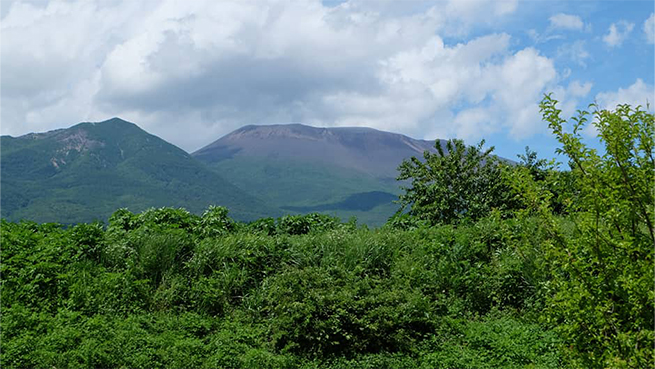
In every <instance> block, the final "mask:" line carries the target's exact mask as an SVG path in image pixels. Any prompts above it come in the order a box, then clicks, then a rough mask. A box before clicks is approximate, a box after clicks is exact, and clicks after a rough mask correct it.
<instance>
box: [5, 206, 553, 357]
mask: <svg viewBox="0 0 655 369" xmlns="http://www.w3.org/2000/svg"><path fill="white" fill-rule="evenodd" d="M525 231H526V228H522V226H521V225H519V224H518V223H517V221H516V220H514V219H502V218H501V217H500V216H491V217H488V218H485V219H483V220H481V221H479V222H478V223H476V224H471V225H468V226H464V225H460V226H459V227H458V228H455V227H452V226H442V227H432V228H429V227H425V226H422V227H418V228H415V229H412V230H407V231H402V230H398V229H394V228H392V227H387V228H384V229H379V230H368V229H366V228H357V227H356V224H355V223H354V222H350V223H347V224H343V223H340V222H338V221H337V220H336V219H335V218H332V217H328V216H325V215H317V214H316V215H307V216H296V217H287V218H280V219H277V220H274V219H264V220H261V221H259V222H253V223H251V224H248V225H243V224H238V223H235V222H234V221H232V220H231V219H230V218H229V217H228V216H227V211H226V210H225V209H222V208H210V209H208V210H207V212H205V214H204V215H203V216H202V217H200V216H196V215H193V214H190V213H188V212H186V211H185V210H182V209H170V208H161V209H150V210H147V211H145V212H143V213H140V214H133V213H131V212H129V211H127V210H125V209H121V210H118V211H116V212H115V213H114V214H113V215H112V217H111V219H110V222H109V224H108V226H107V228H106V230H105V229H103V228H102V227H101V226H100V225H99V224H80V225H77V226H75V227H69V228H63V227H61V226H58V225H55V224H41V225H39V224H36V223H30V222H22V223H10V222H6V221H4V220H3V221H2V227H1V229H0V240H1V242H2V244H1V245H0V246H1V248H0V249H1V252H2V260H3V262H2V264H1V268H2V270H1V272H2V273H1V275H0V278H1V279H0V282H1V283H2V290H1V292H2V296H1V297H2V304H3V305H2V308H3V313H2V315H1V316H0V323H1V325H2V331H1V332H0V334H1V337H0V338H1V339H0V348H1V354H0V364H1V365H2V367H8V368H12V367H16V368H18V367H35V368H39V367H130V368H132V367H134V368H145V367H148V368H151V367H155V368H163V367H188V366H191V367H206V368H215V367H232V368H242V367H245V368H296V367H305V368H323V367H325V368H333V367H337V368H339V367H343V368H346V367H359V368H376V367H380V366H382V367H386V366H389V367H405V368H428V367H434V366H435V365H437V363H453V364H452V365H455V366H463V367H466V365H469V367H475V366H477V364H478V363H483V361H482V360H481V359H480V360H478V361H475V360H473V359H472V358H473V357H475V356H476V355H480V357H485V358H487V359H488V360H487V361H484V362H488V363H490V364H489V365H492V364H493V365H495V364H498V365H501V366H502V365H505V366H507V367H524V366H529V365H533V366H535V367H557V366H558V365H559V364H558V363H560V362H561V355H560V351H559V349H558V347H559V346H558V341H557V340H556V339H555V338H553V337H554V336H553V333H552V332H551V331H547V330H544V328H543V327H542V326H540V325H539V323H536V322H534V321H532V322H523V321H522V320H521V319H520V316H523V315H526V316H529V314H528V312H529V311H530V309H531V308H532V307H533V306H536V305H535V303H534V301H535V299H536V298H537V297H538V296H537V294H536V292H535V291H537V288H536V286H537V285H538V284H539V280H538V279H539V275H537V274H535V273H533V270H532V269H531V266H530V265H529V264H527V263H524V262H523V259H522V258H520V257H517V255H516V253H515V248H514V246H513V244H512V242H515V241H513V240H515V239H518V238H519V235H520V234H521V233H522V232H525ZM535 237H537V238H539V237H541V236H540V235H538V234H537V235H536V236H535ZM516 242H518V241H516ZM463 347H466V355H465V356H463V357H460V356H462V355H460V352H461V348H463ZM497 348H502V350H501V351H496V350H497Z"/></svg>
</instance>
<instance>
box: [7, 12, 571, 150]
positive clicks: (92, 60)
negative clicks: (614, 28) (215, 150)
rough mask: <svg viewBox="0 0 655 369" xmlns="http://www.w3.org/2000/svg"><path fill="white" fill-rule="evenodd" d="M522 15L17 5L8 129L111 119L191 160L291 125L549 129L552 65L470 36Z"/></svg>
mask: <svg viewBox="0 0 655 369" xmlns="http://www.w3.org/2000/svg"><path fill="white" fill-rule="evenodd" d="M516 6H517V2H516V1H501V2H497V1H490V0H487V1H483V0H476V1H451V2H448V3H438V4H436V5H435V4H433V3H429V2H428V3H418V2H416V3H414V2H413V3H411V4H405V3H403V5H402V6H401V5H398V3H395V2H388V3H380V2H368V1H364V2H346V3H342V4H340V5H337V6H333V7H326V6H323V4H321V2H319V1H317V0H316V1H307V2H283V1H271V2H264V1H221V2H215V1H212V0H195V1H188V2H182V1H177V0H165V1H162V2H136V1H131V0H125V1H114V2H102V1H99V2H89V1H80V2H74V1H63V0H62V1H58V0H53V1H51V2H50V3H48V4H45V5H44V6H34V5H30V4H28V3H22V2H16V3H12V4H11V5H10V7H11V8H10V9H9V10H8V11H7V13H6V15H5V17H4V18H3V19H2V25H1V26H0V27H1V31H2V33H3V41H5V42H3V45H2V53H1V54H2V55H1V57H2V68H3V71H2V72H3V73H2V85H3V88H2V91H1V92H2V112H1V113H2V131H3V133H7V134H22V133H26V132H29V131H37V130H46V129H53V128H59V127H62V126H66V125H70V124H73V123H76V122H79V121H85V120H101V119H105V118H109V117H112V116H120V117H122V118H124V119H128V120H131V121H133V122H135V123H137V124H139V125H140V126H142V127H143V128H145V129H147V130H149V131H150V132H152V133H154V134H157V135H160V136H161V137H162V138H164V139H167V140H169V141H171V142H173V143H175V144H177V145H180V146H181V147H183V148H185V149H187V150H193V149H196V148H198V147H200V146H201V145H203V144H206V143H208V142H209V141H211V140H212V139H215V138H218V137H219V136H220V135H222V134H225V133H227V132H229V131H231V130H233V129H235V128H237V127H239V126H241V125H245V124H262V123H285V122H303V123H307V124H314V125H324V126H330V125H340V126H343V125H357V126H361V125H366V126H371V127H375V128H380V129H387V130H392V131H397V132H402V133H405V134H410V135H413V136H416V137H430V138H434V136H433V135H435V134H439V135H440V136H441V137H450V136H458V137H462V138H470V139H473V138H475V139H477V138H480V137H481V136H483V135H487V134H490V133H493V132H498V131H501V130H507V131H508V132H510V135H511V136H513V137H516V138H520V137H527V136H530V135H532V134H534V133H536V132H540V130H542V129H543V127H542V124H541V120H540V117H539V114H538V107H537V103H538V101H539V100H540V98H541V94H542V93H543V92H545V91H546V90H549V89H552V88H554V87H555V86H556V85H557V83H558V80H559V79H560V77H558V74H557V72H556V70H555V67H554V64H553V61H552V60H551V59H549V58H547V57H545V56H543V55H541V54H540V53H539V52H538V51H537V50H536V49H533V48H525V49H518V50H515V49H512V39H511V37H510V36H509V35H507V34H503V33H494V34H488V35H485V36H481V37H476V38H473V39H470V38H469V39H466V38H465V37H464V36H465V35H467V34H468V33H470V32H471V30H473V29H475V27H481V26H480V25H482V24H492V23H494V22H499V19H502V17H504V16H507V15H509V14H512V13H513V12H514V11H515V10H516ZM407 8H412V10H411V11H410V10H407ZM489 15H493V16H491V17H490V16H489ZM482 29H484V27H482ZM444 39H447V40H448V39H450V40H452V39H456V40H461V41H460V42H458V43H454V42H450V43H447V42H444ZM581 86H583V85H581ZM581 89H584V88H582V87H581ZM189 132H193V134H190V133H189Z"/></svg>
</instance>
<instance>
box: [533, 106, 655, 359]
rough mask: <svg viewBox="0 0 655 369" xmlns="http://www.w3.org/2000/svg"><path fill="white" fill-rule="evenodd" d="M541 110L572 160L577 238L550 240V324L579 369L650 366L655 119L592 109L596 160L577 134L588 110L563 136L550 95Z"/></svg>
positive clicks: (628, 109)
mask: <svg viewBox="0 0 655 369" xmlns="http://www.w3.org/2000/svg"><path fill="white" fill-rule="evenodd" d="M540 107H541V111H542V113H543V117H544V120H546V121H547V122H548V124H549V127H550V128H551V130H552V132H553V133H554V135H555V137H556V138H557V140H558V141H559V142H560V144H561V145H562V147H561V148H560V149H558V152H559V153H561V154H564V155H566V156H567V157H568V158H569V160H570V166H571V174H572V177H571V178H572V179H573V186H574V187H575V192H576V195H575V198H573V199H569V201H568V203H569V204H570V207H571V211H570V213H571V214H572V216H571V219H572V220H573V222H574V224H575V229H574V233H573V235H572V236H570V237H554V242H553V244H552V246H551V247H550V249H549V250H548V251H547V254H546V261H547V266H548V268H549V269H550V274H551V281H550V282H549V284H548V286H547V288H548V290H549V291H550V299H549V300H550V301H549V305H548V306H549V309H548V312H549V318H550V319H551V323H553V324H554V325H555V326H556V327H557V328H558V329H559V330H560V331H561V332H562V333H563V334H564V336H565V337H566V338H567V339H568V341H569V343H570V345H571V347H572V348H573V350H574V352H575V353H576V354H577V355H579V356H580V357H581V358H582V362H581V363H579V364H578V365H581V366H583V367H603V368H606V367H612V368H614V367H648V366H650V365H652V363H653V344H654V342H655V340H654V336H655V333H654V332H653V325H654V324H655V321H654V319H653V310H654V308H655V307H654V300H655V294H654V292H653V254H654V248H653V245H654V244H655V235H654V233H655V232H654V229H653V220H654V219H653V216H654V205H655V201H654V199H655V196H654V195H655V177H654V174H655V160H653V133H654V123H653V122H654V115H653V114H652V113H649V112H647V111H644V110H641V108H640V107H639V106H638V107H637V108H636V109H633V108H632V107H630V106H629V105H619V106H617V108H616V109H615V110H614V111H610V110H604V109H599V108H598V106H596V105H593V104H592V105H591V108H593V109H594V111H593V113H592V117H593V120H592V124H593V125H594V127H595V129H596V131H597V132H598V139H599V141H600V142H601V143H602V144H603V146H604V152H602V153H599V152H598V151H597V150H594V149H591V148H589V147H588V146H587V145H586V144H585V143H584V142H583V138H582V136H581V132H582V129H583V128H584V126H585V125H586V124H587V123H588V121H589V115H590V114H589V113H588V112H586V111H579V112H578V115H577V117H574V118H572V123H573V124H572V127H571V128H568V129H567V128H565V125H566V124H567V121H565V120H564V119H562V118H561V117H560V114H561V110H559V109H557V101H556V100H554V99H553V98H551V96H550V95H546V96H545V97H544V99H543V100H542V102H541V104H540ZM546 223H547V222H544V224H546Z"/></svg>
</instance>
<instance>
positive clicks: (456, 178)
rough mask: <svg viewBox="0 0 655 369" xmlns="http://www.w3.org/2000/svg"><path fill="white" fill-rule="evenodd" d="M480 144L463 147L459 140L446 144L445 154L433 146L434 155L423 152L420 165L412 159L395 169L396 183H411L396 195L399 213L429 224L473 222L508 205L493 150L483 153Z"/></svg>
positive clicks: (497, 161)
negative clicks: (465, 220) (403, 181)
mask: <svg viewBox="0 0 655 369" xmlns="http://www.w3.org/2000/svg"><path fill="white" fill-rule="evenodd" d="M483 146H484V140H482V141H481V142H480V143H479V144H478V145H477V146H474V147H467V146H466V145H464V142H463V141H461V140H449V141H448V142H447V143H446V150H445V151H444V149H443V148H442V147H441V144H440V143H439V142H437V143H435V148H436V150H437V152H436V153H431V152H429V151H425V152H424V153H423V159H424V160H423V161H421V160H420V159H418V158H416V157H412V158H411V159H409V160H404V161H403V162H402V164H400V166H399V167H398V170H399V171H400V175H399V176H398V180H401V181H402V180H408V179H409V180H411V186H410V187H406V188H404V190H405V193H404V194H401V195H400V203H401V204H402V208H401V212H402V211H403V210H404V209H405V208H406V207H407V206H409V207H410V210H409V214H410V215H411V216H413V217H416V218H417V219H419V220H424V221H427V222H429V223H430V224H432V225H434V224H439V223H445V224H449V223H455V222H458V221H460V220H462V219H471V220H476V219H479V218H481V217H484V216H486V215H487V214H489V212H490V211H491V210H492V209H494V208H499V209H502V208H505V207H507V205H508V202H507V201H508V198H507V197H506V194H507V191H506V190H507V186H506V185H505V184H504V183H503V181H502V175H501V166H500V162H499V160H498V159H497V158H496V157H495V156H494V155H492V154H491V153H492V152H493V150H494V148H493V147H491V148H488V149H486V150H485V149H483Z"/></svg>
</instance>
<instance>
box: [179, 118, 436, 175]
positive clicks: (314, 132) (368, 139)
mask: <svg viewBox="0 0 655 369" xmlns="http://www.w3.org/2000/svg"><path fill="white" fill-rule="evenodd" d="M426 150H429V151H434V141H427V140H417V139H413V138H411V137H407V136H405V135H402V134H398V133H391V132H385V131H379V130H376V129H373V128H367V127H329V128H328V127H312V126H308V125H304V124H298V123H294V124H273V125H249V126H245V127H241V128H239V129H237V130H235V131H233V132H231V133H229V134H227V135H225V136H223V137H222V138H220V139H218V140H216V141H214V142H213V143H211V144H209V145H207V146H205V147H203V148H201V149H200V150H198V151H196V152H194V153H193V154H192V155H193V156H195V157H196V158H198V159H200V160H202V161H205V162H208V163H213V162H219V161H222V160H226V159H231V158H233V157H239V156H243V157H269V158H277V159H280V160H293V161H303V162H312V163H319V162H320V163H325V164H330V165H333V166H336V167H343V168H349V169H355V170H358V171H361V172H364V173H368V174H370V175H373V176H375V177H385V178H392V177H393V178H395V176H396V175H397V172H396V168H397V166H398V165H399V164H400V162H402V160H403V159H405V158H408V157H410V156H420V155H422V154H423V152H424V151H426Z"/></svg>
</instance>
